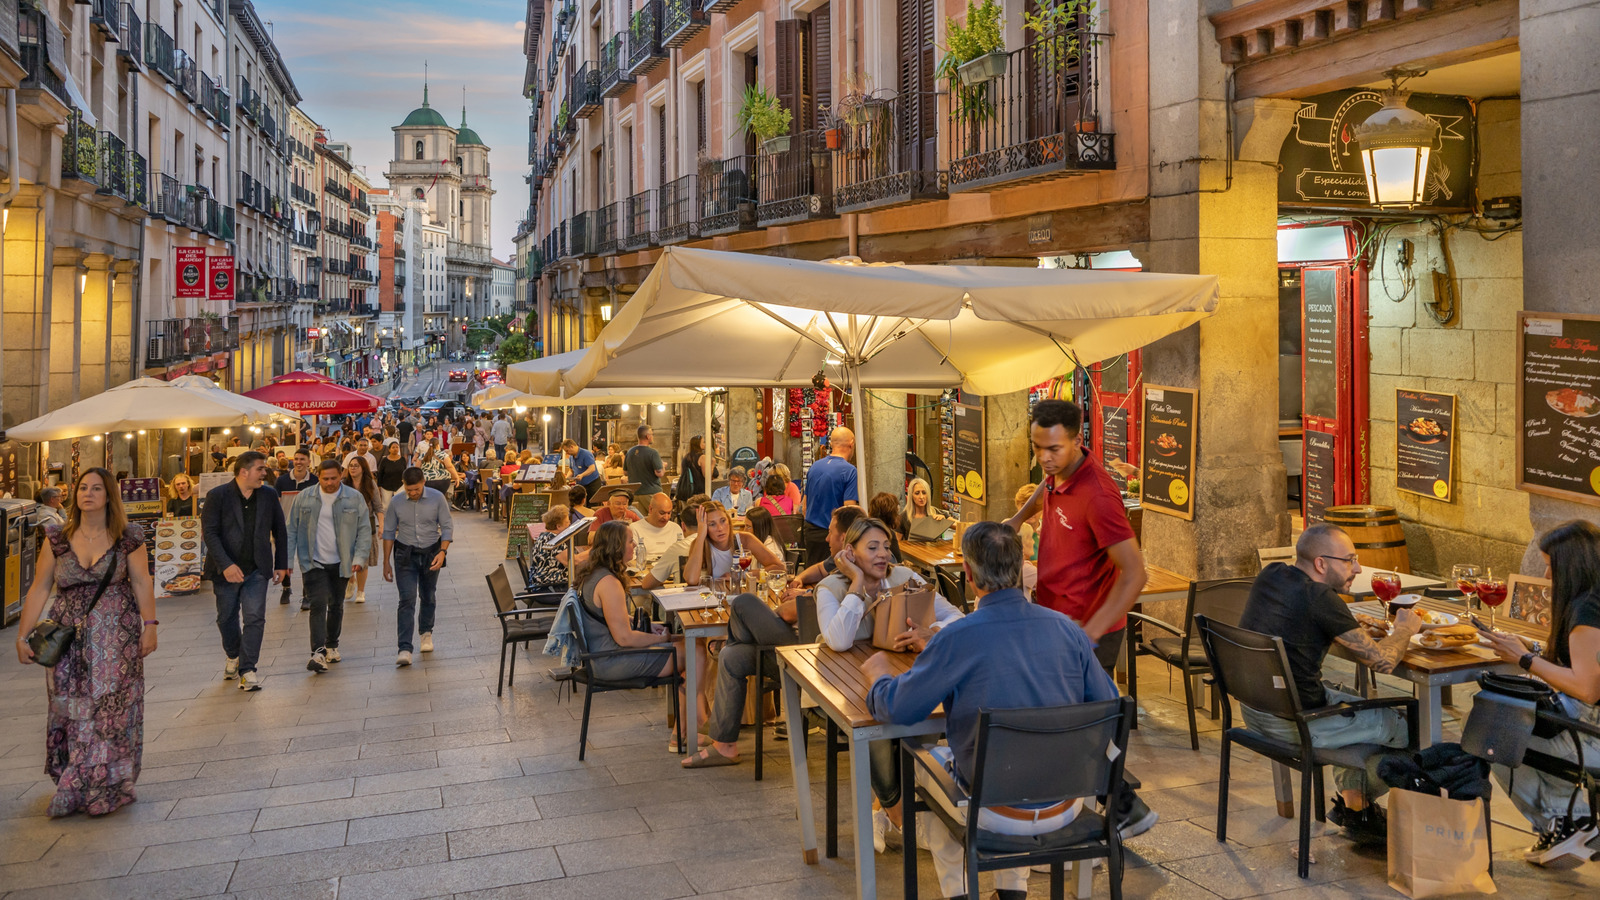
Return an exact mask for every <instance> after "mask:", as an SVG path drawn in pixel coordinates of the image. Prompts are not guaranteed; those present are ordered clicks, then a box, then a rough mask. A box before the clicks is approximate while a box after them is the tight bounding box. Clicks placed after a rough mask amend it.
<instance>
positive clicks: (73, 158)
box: [61, 109, 100, 185]
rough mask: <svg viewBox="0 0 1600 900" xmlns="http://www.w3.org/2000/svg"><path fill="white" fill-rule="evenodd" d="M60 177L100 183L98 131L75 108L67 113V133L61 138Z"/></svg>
mask: <svg viewBox="0 0 1600 900" xmlns="http://www.w3.org/2000/svg"><path fill="white" fill-rule="evenodd" d="M61 177H62V178H73V179H77V180H78V181H82V182H84V183H86V184H92V185H98V184H100V132H98V131H95V130H94V126H92V125H90V124H89V123H88V122H85V121H84V119H83V113H82V112H80V111H79V110H76V109H74V110H73V111H72V112H71V113H69V114H68V115H67V135H66V137H64V138H62V139H61Z"/></svg>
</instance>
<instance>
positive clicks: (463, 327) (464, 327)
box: [461, 324, 467, 334]
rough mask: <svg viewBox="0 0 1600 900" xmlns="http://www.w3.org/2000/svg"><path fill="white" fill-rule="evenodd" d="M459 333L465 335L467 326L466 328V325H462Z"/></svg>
mask: <svg viewBox="0 0 1600 900" xmlns="http://www.w3.org/2000/svg"><path fill="white" fill-rule="evenodd" d="M461 333H462V334H466V333H467V326H466V325H465V324H463V325H462V326H461Z"/></svg>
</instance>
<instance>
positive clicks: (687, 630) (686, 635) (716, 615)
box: [673, 606, 728, 756]
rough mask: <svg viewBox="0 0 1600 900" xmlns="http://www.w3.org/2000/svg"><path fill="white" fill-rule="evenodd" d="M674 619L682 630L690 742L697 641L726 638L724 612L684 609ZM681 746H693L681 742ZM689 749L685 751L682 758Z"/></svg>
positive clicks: (696, 709) (696, 730)
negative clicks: (676, 618)
mask: <svg viewBox="0 0 1600 900" xmlns="http://www.w3.org/2000/svg"><path fill="white" fill-rule="evenodd" d="M673 615H676V616H677V617H678V625H679V627H681V628H682V629H683V644H684V646H683V679H684V691H685V694H684V696H685V697H687V698H688V699H687V701H686V702H685V703H684V710H683V721H684V725H685V728H684V732H683V733H684V734H686V735H689V739H690V740H694V739H696V738H697V737H698V735H699V734H700V721H699V720H700V693H699V691H700V653H699V650H700V646H699V645H700V642H701V641H705V640H714V639H717V638H725V637H727V636H728V611H727V610H725V609H723V608H722V607H720V606H710V607H706V608H705V609H684V610H679V611H678V612H676V613H674V614H673ZM684 746H685V747H694V745H693V744H690V743H688V742H687V741H685V743H684ZM692 752H693V750H685V751H684V755H686V756H687V755H688V754H689V753H692Z"/></svg>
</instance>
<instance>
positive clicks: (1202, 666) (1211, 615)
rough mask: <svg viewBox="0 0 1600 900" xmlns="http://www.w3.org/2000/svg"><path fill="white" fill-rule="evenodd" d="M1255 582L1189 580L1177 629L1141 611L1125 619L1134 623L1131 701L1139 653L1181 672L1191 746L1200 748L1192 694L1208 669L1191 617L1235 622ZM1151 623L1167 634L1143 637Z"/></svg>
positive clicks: (1213, 710) (1130, 658) (1130, 655)
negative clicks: (1180, 624) (1146, 626)
mask: <svg viewBox="0 0 1600 900" xmlns="http://www.w3.org/2000/svg"><path fill="white" fill-rule="evenodd" d="M1254 584H1255V582H1254V581H1253V580H1252V579H1249V578H1226V579H1220V580H1217V581H1196V582H1191V583H1190V584H1189V606H1188V610H1187V611H1186V612H1185V613H1184V616H1183V621H1184V623H1185V627H1184V629H1183V630H1182V631H1179V630H1178V629H1177V627H1176V626H1173V625H1170V624H1168V623H1166V622H1163V621H1161V620H1160V619H1157V618H1153V617H1151V616H1147V615H1144V614H1143V613H1136V612H1130V613H1128V619H1129V621H1130V622H1132V623H1133V624H1134V626H1135V628H1134V630H1133V631H1130V632H1129V633H1130V634H1131V635H1132V636H1133V640H1132V641H1131V642H1130V643H1129V645H1128V696H1130V697H1132V698H1133V700H1134V702H1135V703H1137V702H1139V665H1138V663H1139V657H1140V656H1141V655H1142V656H1154V657H1155V658H1157V659H1159V660H1161V661H1162V662H1164V663H1166V664H1167V665H1169V666H1171V667H1172V668H1174V669H1177V670H1178V671H1179V672H1181V673H1182V675H1183V699H1184V706H1185V707H1187V708H1188V711H1189V747H1190V749H1193V750H1199V749H1200V732H1199V729H1198V728H1197V727H1196V726H1195V721H1194V704H1195V700H1196V695H1197V694H1199V693H1200V690H1199V688H1200V685H1199V683H1198V682H1199V681H1200V677H1201V676H1202V675H1205V674H1206V673H1208V672H1210V671H1211V667H1210V666H1209V665H1207V663H1206V655H1205V652H1204V651H1203V650H1201V649H1200V642H1199V641H1198V640H1197V639H1196V636H1195V628H1194V618H1195V616H1205V617H1206V618H1207V619H1210V620H1211V621H1213V622H1222V623H1223V624H1226V625H1238V624H1239V619H1240V617H1241V616H1243V615H1244V606H1245V603H1246V602H1248V601H1249V599H1250V588H1251V586H1252V585H1254ZM1145 625H1151V626H1154V627H1155V628H1157V629H1160V630H1161V631H1165V632H1166V633H1167V634H1168V635H1169V636H1167V637H1153V638H1149V639H1146V638H1145V636H1144V633H1143V632H1144V629H1143V626H1145ZM1211 717H1212V718H1213V719H1214V718H1216V717H1217V704H1216V694H1215V693H1213V694H1212V704H1211Z"/></svg>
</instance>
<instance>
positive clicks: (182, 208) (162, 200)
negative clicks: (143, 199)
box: [150, 173, 189, 225]
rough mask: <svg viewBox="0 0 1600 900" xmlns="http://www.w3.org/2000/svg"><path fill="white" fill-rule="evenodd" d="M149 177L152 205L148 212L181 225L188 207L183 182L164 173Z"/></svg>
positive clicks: (187, 198)
mask: <svg viewBox="0 0 1600 900" xmlns="http://www.w3.org/2000/svg"><path fill="white" fill-rule="evenodd" d="M151 179H152V183H151V191H150V192H151V193H152V194H153V195H154V196H152V197H151V198H150V199H151V200H152V201H154V206H153V207H152V208H151V210H150V212H151V213H152V214H153V215H156V216H159V217H161V218H163V219H166V220H167V221H168V222H171V223H173V224H174V225H182V224H183V221H184V218H185V217H186V216H187V213H188V208H189V195H188V194H186V193H185V192H184V190H183V184H182V183H181V182H179V181H178V179H176V178H174V177H172V176H171V175H167V174H165V173H162V174H160V175H152V176H151ZM157 179H159V181H157Z"/></svg>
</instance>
